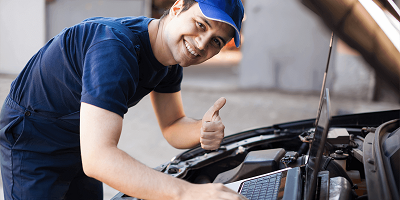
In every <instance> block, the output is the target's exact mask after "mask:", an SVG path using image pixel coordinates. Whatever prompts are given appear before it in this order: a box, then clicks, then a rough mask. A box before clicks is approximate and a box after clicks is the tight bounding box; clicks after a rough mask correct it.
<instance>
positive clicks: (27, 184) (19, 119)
mask: <svg viewBox="0 0 400 200" xmlns="http://www.w3.org/2000/svg"><path fill="white" fill-rule="evenodd" d="M0 128H1V129H0V144H1V175H2V180H3V188H4V194H5V199H6V200H7V199H23V200H26V199H41V200H45V199H103V188H102V183H101V182H99V181H97V180H95V179H93V178H89V177H87V176H86V175H85V174H84V173H83V170H82V161H81V155H80V147H79V134H78V133H79V112H77V113H74V114H72V115H68V116H61V117H59V116H56V114H54V113H38V112H35V111H33V110H29V109H26V108H25V107H23V106H20V105H18V104H17V103H16V102H15V101H14V100H12V99H11V98H10V97H9V96H8V97H7V98H6V100H5V102H4V104H3V108H2V110H1V113H0ZM10 194H11V196H9V195H10Z"/></svg>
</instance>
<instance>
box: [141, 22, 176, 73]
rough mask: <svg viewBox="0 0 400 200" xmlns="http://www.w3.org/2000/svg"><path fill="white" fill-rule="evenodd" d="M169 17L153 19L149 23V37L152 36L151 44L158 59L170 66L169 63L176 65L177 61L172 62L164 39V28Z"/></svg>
mask: <svg viewBox="0 0 400 200" xmlns="http://www.w3.org/2000/svg"><path fill="white" fill-rule="evenodd" d="M166 18H167V17H165V18H164V19H162V20H161V19H155V20H152V21H151V22H150V23H149V27H148V30H149V38H150V44H151V49H152V50H153V54H154V56H155V57H156V59H157V60H158V62H160V63H161V64H163V65H164V66H168V65H174V64H176V63H172V62H171V61H170V60H171V59H169V57H168V53H166V52H168V49H167V47H166V45H165V44H164V42H163V41H164V40H163V34H162V33H163V31H162V30H163V29H164V25H165V21H166V20H167V19H166Z"/></svg>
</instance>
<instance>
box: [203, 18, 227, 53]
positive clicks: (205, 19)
mask: <svg viewBox="0 0 400 200" xmlns="http://www.w3.org/2000/svg"><path fill="white" fill-rule="evenodd" d="M200 18H201V19H202V20H203V21H204V22H205V23H206V24H207V25H208V26H209V27H210V28H212V26H211V24H210V22H209V21H208V19H207V18H206V17H204V16H201V17H200ZM217 37H218V38H219V39H220V40H222V43H223V45H222V46H225V45H226V41H225V39H224V38H222V37H221V36H217Z"/></svg>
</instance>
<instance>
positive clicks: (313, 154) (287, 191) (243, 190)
mask: <svg viewBox="0 0 400 200" xmlns="http://www.w3.org/2000/svg"><path fill="white" fill-rule="evenodd" d="M332 41H333V34H332V37H331V44H330V51H329V56H328V63H327V66H326V69H325V73H324V78H323V82H322V89H321V94H320V100H319V105H318V108H317V117H316V120H315V132H314V137H313V142H312V144H311V148H310V150H309V153H308V159H307V163H306V164H305V166H302V167H295V168H285V169H282V170H278V171H274V172H271V173H267V174H263V175H259V176H255V177H251V178H248V179H244V180H240V181H236V182H233V183H228V184H225V186H226V187H228V188H230V189H232V190H234V191H237V192H238V193H240V194H242V195H243V196H245V197H246V198H248V199H249V200H253V199H257V200H267V199H268V200H270V199H271V200H272V199H273V200H281V199H282V200H312V199H314V196H315V193H316V188H317V181H318V173H319V172H320V169H321V164H322V163H321V160H322V152H323V151H324V148H325V143H326V139H327V135H328V131H329V122H330V120H331V115H330V98H329V89H328V88H325V83H326V77H327V72H328V66H329V59H330V54H331V49H332Z"/></svg>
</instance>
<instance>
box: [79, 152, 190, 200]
mask: <svg viewBox="0 0 400 200" xmlns="http://www.w3.org/2000/svg"><path fill="white" fill-rule="evenodd" d="M83 159H84V160H83V161H84V162H83V163H84V169H85V173H87V174H88V175H89V176H91V177H93V178H96V179H98V180H100V181H102V182H104V183H106V184H107V185H109V186H111V187H113V188H115V189H117V190H119V191H121V192H123V193H124V194H128V195H130V196H133V197H137V198H143V199H179V198H178V197H179V196H180V195H181V193H182V192H183V191H184V190H185V188H186V187H188V186H190V183H187V182H185V181H183V180H180V179H176V178H173V177H171V176H168V175H166V174H163V173H160V172H157V171H155V170H153V169H151V168H149V167H147V166H145V165H143V164H142V163H140V162H139V161H137V160H135V159H134V158H132V157H131V156H129V155H128V154H127V153H125V152H124V151H122V150H120V149H118V148H116V147H112V148H105V149H93V152H92V153H90V154H87V157H83ZM166 183H168V184H166Z"/></svg>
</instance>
